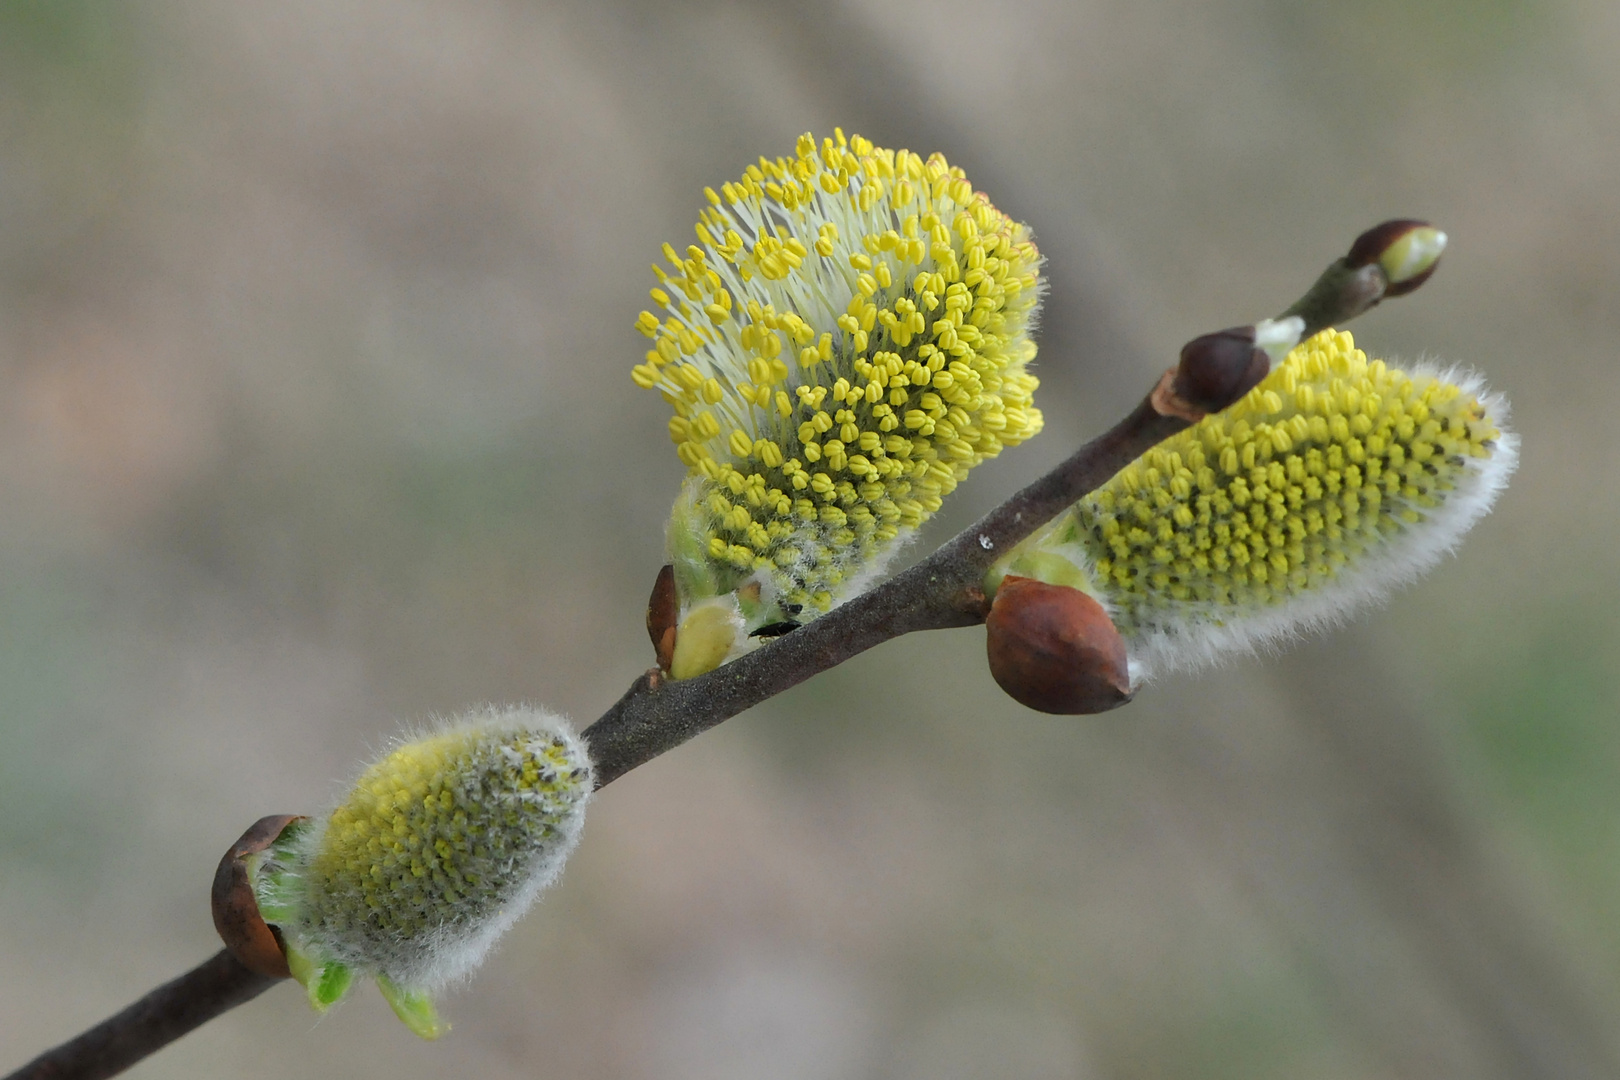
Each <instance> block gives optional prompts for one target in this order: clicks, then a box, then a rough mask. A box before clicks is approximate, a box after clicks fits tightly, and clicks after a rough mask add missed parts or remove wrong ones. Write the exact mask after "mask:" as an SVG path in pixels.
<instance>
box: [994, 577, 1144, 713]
mask: <svg viewBox="0 0 1620 1080" xmlns="http://www.w3.org/2000/svg"><path fill="white" fill-rule="evenodd" d="M985 650H986V654H987V657H988V659H989V662H990V674H991V675H992V676H993V677H994V678H995V680H996V684H997V685H999V686H1000V687H1001V688H1002V689H1003V690H1005V691H1006V692H1007V694H1008V695H1009V696H1011V697H1012V698H1013V699H1014V700H1015V701H1017V702H1019V703H1020V704H1023V705H1027V706H1028V707H1029V708H1031V709H1036V710H1038V711H1040V712H1045V713H1055V714H1059V715H1064V716H1075V715H1086V714H1091V713H1100V712H1107V711H1108V710H1109V709H1117V708H1118V707H1119V706H1121V705H1123V704H1125V703H1126V702H1127V701H1129V700H1130V699H1131V683H1130V675H1129V672H1128V670H1127V663H1126V653H1125V642H1124V641H1123V640H1122V639H1121V638H1120V636H1119V632H1118V631H1117V630H1115V629H1114V624H1113V623H1112V622H1111V621H1110V620H1109V618H1108V613H1107V612H1105V611H1104V610H1103V608H1102V605H1101V604H1099V603H1098V602H1097V601H1096V600H1094V599H1092V598H1091V597H1090V596H1087V595H1086V594H1085V593H1083V592H1081V591H1080V590H1079V589H1072V588H1069V587H1068V586H1065V585H1048V584H1046V583H1044V582H1041V581H1036V580H1034V579H1032V578H1026V577H1018V576H1013V575H1009V576H1008V577H1006V578H1003V579H1002V582H1001V585H1000V587H999V588H998V589H997V590H996V596H995V600H994V601H993V602H992V603H991V606H990V615H989V618H987V619H986V620H985Z"/></svg>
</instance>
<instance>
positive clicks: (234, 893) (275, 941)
mask: <svg viewBox="0 0 1620 1080" xmlns="http://www.w3.org/2000/svg"><path fill="white" fill-rule="evenodd" d="M304 820H307V819H306V818H305V817H304V816H303V815H302V814H271V815H269V816H268V817H262V818H260V819H259V820H258V821H255V822H254V823H253V824H252V825H250V826H248V830H247V832H245V833H243V834H242V836H241V838H240V839H238V840H237V841H236V843H234V844H232V845H231V849H230V850H229V851H227V852H226V853H225V855H224V857H222V858H221V859H220V860H219V868H218V869H217V870H215V871H214V888H213V894H212V899H213V908H214V929H215V930H217V931H219V937H220V940H221V941H223V942H224V943H225V948H226V949H228V950H230V954H231V955H232V956H234V957H236V959H237V961H238V962H239V963H240V964H241V965H242V966H243V967H245V968H247V969H248V970H249V971H255V972H258V973H259V974H260V975H269V976H270V977H272V978H276V979H286V978H290V977H291V976H292V972H290V971H288V970H287V954H286V953H285V952H283V951H282V947H281V938H280V936H279V935H278V934H277V933H276V931H275V930H274V928H272V927H271V926H269V925H268V924H267V923H266V922H265V921H264V917H263V916H262V915H260V914H259V902H258V900H257V899H255V898H254V895H253V884H252V882H250V881H249V880H248V871H247V862H246V859H247V857H248V856H249V855H253V854H256V853H258V852H260V851H263V850H264V849H265V848H267V847H269V846H270V845H271V844H274V843H275V842H276V841H277V840H278V839H280V837H281V834H282V833H283V832H284V831H286V828H287V826H289V825H291V824H292V823H293V822H295V821H304Z"/></svg>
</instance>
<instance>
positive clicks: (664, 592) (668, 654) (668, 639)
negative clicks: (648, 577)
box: [647, 563, 680, 671]
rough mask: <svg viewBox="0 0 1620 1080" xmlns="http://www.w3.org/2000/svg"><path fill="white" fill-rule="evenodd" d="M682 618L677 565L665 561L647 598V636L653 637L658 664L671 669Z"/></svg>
mask: <svg viewBox="0 0 1620 1080" xmlns="http://www.w3.org/2000/svg"><path fill="white" fill-rule="evenodd" d="M679 618H680V599H679V598H678V597H677V596H676V595H675V567H673V566H672V565H670V564H669V563H665V564H664V566H663V569H661V570H659V571H658V577H656V578H655V579H653V587H652V595H651V596H649V597H648V598H647V636H648V637H650V638H652V644H653V655H654V656H656V657H657V658H658V666H659V667H660V668H662V669H663V670H665V671H668V670H669V665H670V661H671V660H673V659H674V657H675V623H676V621H677V620H678V619H679Z"/></svg>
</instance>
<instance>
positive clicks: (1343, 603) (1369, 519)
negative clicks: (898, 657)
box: [991, 330, 1518, 683]
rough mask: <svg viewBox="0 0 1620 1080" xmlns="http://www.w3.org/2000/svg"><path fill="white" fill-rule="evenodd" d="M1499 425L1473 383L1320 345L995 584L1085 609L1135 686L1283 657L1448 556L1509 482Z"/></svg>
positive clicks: (1126, 481)
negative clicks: (1287, 645)
mask: <svg viewBox="0 0 1620 1080" xmlns="http://www.w3.org/2000/svg"><path fill="white" fill-rule="evenodd" d="M1506 419H1507V403H1506V401H1505V400H1503V399H1502V398H1500V397H1498V396H1496V395H1492V394H1488V393H1486V392H1485V390H1484V387H1483V385H1482V383H1481V381H1480V380H1479V379H1478V378H1476V377H1474V376H1471V375H1462V374H1458V373H1457V372H1455V371H1440V370H1436V369H1433V368H1429V367H1426V366H1419V367H1415V368H1413V369H1412V370H1410V371H1403V370H1400V369H1398V368H1394V367H1390V366H1388V365H1387V364H1385V363H1384V362H1383V361H1381V360H1368V358H1367V356H1366V355H1365V354H1364V353H1363V352H1362V351H1361V350H1359V349H1357V348H1356V347H1355V343H1354V340H1353V339H1352V338H1351V336H1350V335H1349V334H1348V333H1344V332H1336V331H1333V330H1327V331H1324V332H1322V333H1320V334H1318V335H1317V336H1315V337H1313V338H1311V339H1310V340H1308V341H1305V342H1303V343H1302V344H1300V345H1299V346H1298V347H1297V348H1295V349H1294V350H1293V351H1292V352H1290V353H1289V354H1288V356H1287V358H1286V359H1285V360H1284V361H1283V363H1281V364H1280V365H1278V366H1277V368H1276V369H1275V370H1274V371H1272V372H1271V374H1270V375H1268V376H1267V377H1266V378H1265V379H1264V380H1263V381H1262V382H1261V383H1260V384H1259V385H1258V386H1256V387H1255V388H1254V389H1253V390H1252V391H1250V392H1249V393H1248V394H1247V395H1246V396H1245V397H1244V398H1243V399H1242V400H1240V401H1239V402H1238V403H1236V404H1235V405H1233V406H1232V407H1231V408H1229V409H1226V410H1225V411H1223V412H1219V413H1214V414H1211V415H1210V416H1208V417H1206V418H1204V419H1203V420H1202V421H1200V422H1199V423H1197V424H1195V425H1193V426H1192V427H1190V428H1188V429H1187V430H1186V431H1184V432H1182V433H1181V434H1179V435H1176V436H1173V437H1172V438H1170V439H1167V440H1165V441H1164V442H1163V443H1160V444H1159V445H1158V446H1157V447H1155V448H1154V449H1152V450H1150V451H1149V452H1148V453H1147V454H1145V455H1143V456H1142V457H1141V458H1138V459H1137V460H1136V461H1135V462H1133V463H1132V464H1130V465H1129V466H1127V467H1126V468H1125V469H1123V470H1121V471H1120V472H1119V473H1118V474H1117V475H1116V476H1114V477H1113V478H1112V479H1111V480H1109V481H1108V483H1106V484H1104V485H1103V486H1102V487H1101V488H1099V489H1098V490H1097V491H1095V492H1093V493H1092V494H1090V495H1088V496H1086V497H1085V498H1084V499H1082V500H1081V501H1080V502H1079V503H1078V504H1077V505H1076V506H1075V507H1074V508H1072V509H1071V510H1070V511H1068V512H1067V513H1065V514H1064V515H1061V516H1060V517H1059V518H1058V519H1057V520H1055V521H1053V522H1052V523H1051V524H1050V525H1048V526H1047V527H1046V528H1044V529H1042V530H1041V531H1040V532H1038V533H1037V534H1036V535H1034V536H1032V537H1030V538H1029V539H1028V540H1026V541H1025V542H1024V544H1023V545H1021V546H1020V547H1019V548H1018V549H1017V550H1016V551H1015V552H1014V553H1013V554H1012V556H1011V557H1010V558H1009V559H1008V560H1006V561H1004V562H1003V563H1002V564H1000V565H999V566H998V567H997V569H996V571H994V572H993V575H992V581H991V584H992V585H993V584H994V583H995V581H996V580H999V575H1000V574H1003V573H1013V574H1020V575H1022V576H1028V577H1035V578H1039V579H1041V580H1043V581H1046V582H1048V583H1050V584H1060V585H1070V586H1073V587H1076V588H1080V589H1082V590H1083V591H1085V592H1087V593H1089V594H1090V595H1092V596H1093V597H1095V598H1096V599H1097V600H1098V601H1100V602H1101V603H1102V604H1103V605H1104V607H1105V608H1106V609H1107V610H1108V612H1109V614H1110V615H1111V617H1112V619H1113V621H1114V624H1115V626H1116V627H1117V628H1118V630H1119V633H1120V635H1121V636H1122V637H1123V638H1124V640H1125V644H1126V648H1127V650H1128V653H1129V658H1130V667H1131V674H1132V681H1133V683H1140V682H1141V681H1142V680H1143V679H1145V678H1147V677H1149V676H1150V675H1152V674H1153V673H1155V672H1157V671H1160V670H1165V669H1174V668H1189V667H1197V666H1201V665H1203V664H1206V663H1209V662H1211V661H1213V660H1215V659H1216V658H1217V657H1218V656H1220V655H1221V654H1222V653H1225V652H1228V651H1231V650H1245V649H1253V648H1256V647H1258V646H1262V645H1266V644H1273V643H1278V642H1280V641H1282V640H1285V639H1287V638H1288V637H1291V636H1293V635H1294V634H1296V633H1297V632H1299V631H1300V630H1304V629H1311V628H1315V627H1320V626H1325V625H1329V624H1331V623H1333V622H1336V621H1338V620H1339V619H1341V618H1343V617H1345V616H1346V615H1348V614H1349V612H1350V611H1351V610H1353V609H1354V608H1355V607H1357V606H1359V605H1361V604H1365V603H1368V602H1371V601H1376V600H1378V599H1381V598H1382V597H1384V596H1386V595H1387V594H1388V593H1389V592H1390V591H1391V590H1392V589H1394V588H1396V587H1397V586H1399V585H1401V584H1404V583H1406V582H1408V581H1410V580H1412V579H1414V578H1416V577H1417V576H1418V575H1419V574H1421V573H1422V572H1423V571H1425V570H1427V569H1428V568H1429V567H1430V566H1432V565H1433V564H1434V563H1435V562H1436V561H1437V560H1438V559H1439V558H1440V557H1441V556H1442V555H1443V554H1445V553H1446V552H1447V551H1449V550H1451V549H1452V548H1453V547H1454V546H1455V545H1456V544H1457V542H1458V541H1459V540H1460V539H1461V538H1462V536H1463V534H1464V533H1466V532H1467V531H1468V529H1469V528H1470V527H1471V526H1472V525H1473V524H1474V522H1475V521H1477V520H1478V519H1479V518H1480V517H1481V516H1482V515H1484V514H1485V512H1486V511H1488V510H1489V509H1490V507H1491V504H1492V502H1494V500H1495V499H1496V496H1497V495H1498V494H1499V493H1500V492H1501V490H1502V489H1503V487H1505V485H1506V483H1507V479H1508V477H1509V475H1511V473H1512V471H1513V468H1514V465H1515V463H1516V460H1517V446H1518V444H1517V439H1516V438H1515V436H1514V435H1513V434H1512V433H1510V432H1508V431H1507V430H1506V429H1505V427H1504V424H1505V422H1506Z"/></svg>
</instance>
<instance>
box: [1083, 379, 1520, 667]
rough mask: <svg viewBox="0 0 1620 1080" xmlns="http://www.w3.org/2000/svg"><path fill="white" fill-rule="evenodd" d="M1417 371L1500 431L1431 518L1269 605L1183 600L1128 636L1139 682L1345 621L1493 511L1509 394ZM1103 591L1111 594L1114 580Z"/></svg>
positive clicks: (1505, 456) (1512, 448) (1411, 577)
mask: <svg viewBox="0 0 1620 1080" xmlns="http://www.w3.org/2000/svg"><path fill="white" fill-rule="evenodd" d="M1409 374H1410V375H1411V376H1412V377H1413V378H1414V379H1416V378H1424V377H1428V378H1433V379H1436V380H1437V381H1439V382H1443V383H1451V384H1454V385H1456V386H1457V387H1458V388H1459V389H1460V390H1461V391H1462V392H1463V393H1464V394H1468V395H1471V396H1473V397H1474V398H1476V399H1477V400H1478V401H1479V403H1480V405H1481V406H1483V407H1484V409H1485V411H1486V417H1487V418H1488V419H1489V420H1490V421H1491V423H1493V424H1494V425H1495V426H1496V429H1497V431H1498V432H1499V434H1498V437H1497V439H1496V440H1495V445H1494V446H1493V448H1492V450H1491V453H1490V455H1489V456H1487V457H1483V458H1475V457H1471V458H1467V459H1466V460H1465V461H1464V463H1463V471H1462V474H1461V475H1460V476H1459V477H1458V478H1457V482H1456V486H1455V487H1454V488H1453V489H1452V490H1451V491H1448V492H1444V493H1443V494H1442V496H1441V498H1440V505H1439V506H1437V507H1433V508H1429V509H1418V512H1419V513H1420V514H1422V515H1423V520H1422V521H1419V522H1416V523H1413V524H1411V525H1407V526H1405V527H1403V528H1402V529H1401V531H1400V532H1399V533H1398V534H1397V535H1396V536H1394V537H1392V538H1391V539H1389V540H1388V541H1387V542H1385V543H1383V544H1380V545H1379V546H1378V547H1377V548H1375V549H1374V550H1371V551H1367V552H1363V553H1362V555H1361V556H1360V557H1358V558H1357V559H1356V560H1355V561H1354V562H1352V563H1350V564H1348V565H1346V566H1345V567H1343V568H1342V569H1341V570H1340V571H1339V572H1338V573H1337V574H1336V575H1335V576H1334V578H1333V580H1332V581H1331V582H1329V583H1327V584H1325V585H1322V586H1319V587H1315V588H1311V589H1309V590H1307V591H1305V592H1303V593H1301V594H1300V595H1298V596H1294V597H1290V598H1289V599H1288V600H1286V601H1283V602H1281V603H1277V604H1272V605H1266V606H1263V607H1262V606H1253V607H1233V606H1229V605H1228V606H1221V605H1217V604H1208V603H1205V604H1198V603H1188V604H1185V605H1180V606H1179V607H1182V608H1184V610H1185V617H1184V619H1183V620H1181V621H1179V622H1178V624H1177V625H1175V626H1174V627H1173V628H1162V627H1156V628H1153V629H1150V630H1147V631H1145V632H1142V633H1139V634H1130V635H1127V636H1126V638H1125V647H1126V653H1127V657H1128V662H1129V671H1130V678H1131V686H1132V688H1133V689H1134V688H1135V687H1138V686H1140V685H1141V684H1142V683H1144V682H1146V681H1148V680H1149V679H1153V678H1156V677H1157V676H1159V675H1163V674H1166V673H1169V672H1177V671H1179V672H1190V671H1196V670H1199V669H1202V668H1206V667H1210V666H1212V665H1214V664H1216V663H1218V662H1220V661H1221V660H1223V659H1225V658H1227V657H1229V656H1234V655H1254V654H1257V653H1275V652H1279V651H1281V650H1282V649H1283V648H1284V647H1285V646H1287V645H1288V644H1289V643H1290V642H1292V641H1294V640H1296V639H1297V638H1299V637H1301V636H1303V635H1305V634H1308V633H1312V632H1315V631H1318V630H1326V629H1330V628H1332V627H1334V626H1338V625H1340V624H1342V623H1344V622H1345V621H1347V620H1348V619H1349V618H1350V617H1351V616H1352V615H1353V614H1355V613H1356V612H1358V611H1360V610H1362V609H1364V608H1367V607H1371V606H1373V605H1376V604H1380V603H1383V602H1385V601H1386V600H1388V599H1389V597H1390V595H1391V594H1392V593H1394V591H1395V590H1396V589H1398V588H1400V587H1402V586H1403V585H1407V584H1409V583H1411V582H1413V581H1415V580H1417V579H1418V578H1419V577H1420V576H1422V575H1423V574H1424V573H1425V572H1427V571H1428V570H1429V569H1431V568H1432V567H1433V566H1434V565H1435V564H1436V563H1438V562H1439V561H1440V560H1441V559H1442V558H1444V557H1445V556H1446V555H1447V554H1449V553H1451V552H1452V551H1454V550H1455V549H1456V547H1457V545H1458V544H1459V543H1460V542H1461V541H1462V538H1463V536H1464V535H1466V534H1467V532H1468V530H1469V529H1471V528H1472V527H1473V526H1474V524H1475V523H1476V522H1478V521H1479V519H1480V518H1482V517H1484V516H1485V514H1486V513H1488V512H1489V511H1490V509H1491V507H1492V506H1493V505H1494V504H1495V502H1496V499H1497V496H1499V495H1500V494H1501V493H1502V491H1503V489H1504V488H1506V487H1507V483H1508V479H1509V478H1510V477H1511V476H1512V475H1513V470H1514V469H1515V468H1516V467H1517V465H1518V461H1519V440H1518V436H1517V435H1515V434H1514V433H1513V432H1511V431H1509V430H1508V428H1507V421H1508V417H1509V407H1508V402H1507V399H1506V398H1504V397H1503V396H1501V395H1500V394H1493V393H1490V392H1488V391H1487V390H1486V387H1485V381H1484V379H1483V378H1482V377H1481V376H1479V375H1478V374H1476V373H1474V372H1471V371H1468V370H1466V369H1463V368H1457V367H1452V368H1438V367H1436V366H1434V365H1432V364H1429V363H1425V362H1420V363H1418V364H1415V365H1414V366H1413V367H1412V368H1411V369H1409ZM1087 569H1088V571H1089V570H1090V568H1089V567H1088V568H1087ZM1093 580H1095V577H1093ZM1099 591H1101V592H1106V585H1103V586H1101V587H1100V589H1099Z"/></svg>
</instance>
